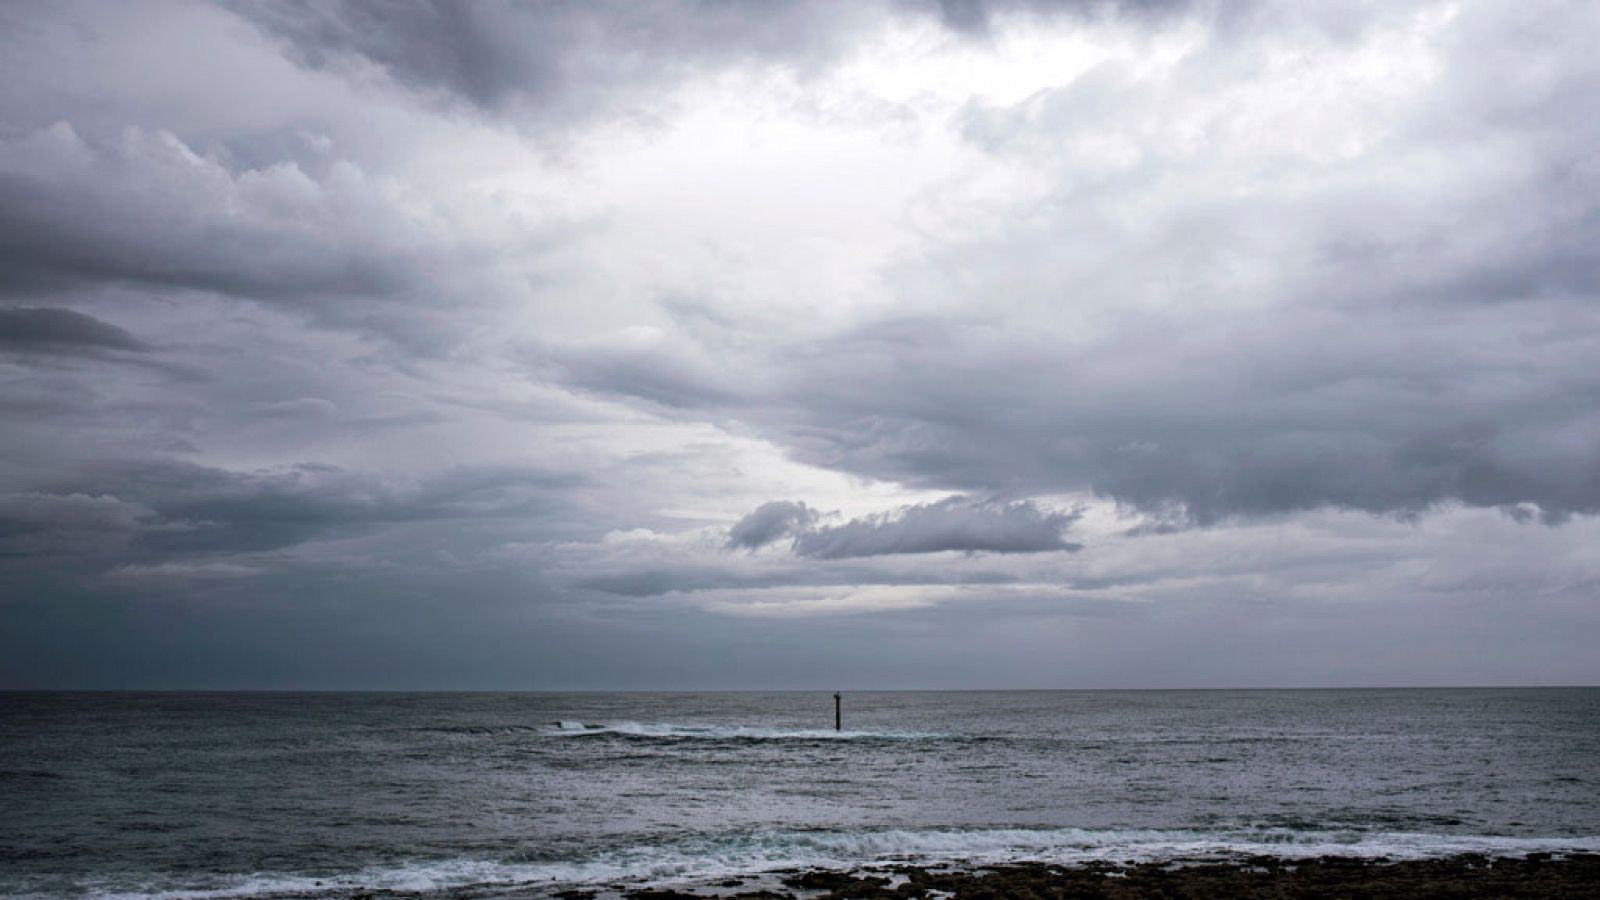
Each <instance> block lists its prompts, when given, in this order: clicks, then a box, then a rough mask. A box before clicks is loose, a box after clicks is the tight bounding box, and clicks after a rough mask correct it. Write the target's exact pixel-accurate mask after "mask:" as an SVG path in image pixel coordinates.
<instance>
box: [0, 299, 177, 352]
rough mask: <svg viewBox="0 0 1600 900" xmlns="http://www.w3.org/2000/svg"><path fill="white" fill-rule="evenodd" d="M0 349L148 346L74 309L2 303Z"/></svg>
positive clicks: (57, 349) (120, 348) (131, 347)
mask: <svg viewBox="0 0 1600 900" xmlns="http://www.w3.org/2000/svg"><path fill="white" fill-rule="evenodd" d="M0 349H12V350H47V351H54V352H74V351H76V352H84V351H93V350H132V351H143V350H146V349H148V348H147V347H146V345H145V343H144V342H143V341H141V340H139V339H138V338H136V337H134V336H133V335H132V334H129V333H128V332H127V331H126V330H124V329H122V328H118V327H117V326H115V325H112V324H111V323H109V322H102V321H101V320H99V319H96V318H95V317H94V316H90V315H85V314H84V313H81V312H77V311H75V310H71V309H53V308H49V307H30V306H18V307H0Z"/></svg>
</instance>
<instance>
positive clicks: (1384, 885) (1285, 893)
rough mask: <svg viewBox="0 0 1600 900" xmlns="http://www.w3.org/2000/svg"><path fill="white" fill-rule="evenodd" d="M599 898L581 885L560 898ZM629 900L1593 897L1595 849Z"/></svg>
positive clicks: (928, 875)
mask: <svg viewBox="0 0 1600 900" xmlns="http://www.w3.org/2000/svg"><path fill="white" fill-rule="evenodd" d="M594 896H596V895H595V894H591V893H589V892H586V891H572V892H568V893H566V894H563V895H562V897H563V898H564V900H584V898H591V897H594ZM623 896H624V897H626V898H627V900H690V898H707V897H718V898H726V900H780V898H789V900H847V898H849V900H913V898H927V900H1002V898H1022V900H1042V898H1063V900H1065V898H1073V900H1077V898H1085V900H1087V898H1105V900H1142V898H1163V900H1178V898H1184V900H1250V898H1274V900H1290V898H1377V900H1383V898H1395V900H1399V898H1405V900H1416V898H1441V900H1443V898H1452V900H1455V898H1476V897H1497V898H1500V897H1505V898H1512V897H1527V898H1573V900H1577V898H1585V900H1594V898H1600V855H1593V854H1581V855H1568V856H1561V857H1554V856H1551V855H1550V854H1537V853H1536V854H1529V855H1528V856H1527V857H1521V858H1503V857H1485V856H1476V855H1464V856H1455V857H1449V858H1444V859H1428V860H1402V861H1389V860H1382V859H1377V860H1369V859H1353V858H1345V857H1321V858H1317V859H1297V860H1280V859H1276V858H1265V857H1256V858H1250V859H1244V860H1238V861H1231V862H1225V863H1224V862H1192V863H1178V864H1173V863H1143V864H1129V865H1119V864H1114V863H1090V864H1084V865H1074V866H1066V865H1050V864H1045V863H1015V864H1008V865H997V866H985V867H983V868H980V869H976V870H973V871H965V872H948V871H940V870H932V869H926V868H921V867H917V866H891V867H884V868H878V869H873V870H871V871H864V872H830V871H821V870H812V871H803V872H786V873H778V875H777V877H776V878H775V879H761V880H760V881H754V880H740V879H734V880H729V881H726V882H723V883H721V884H718V885H715V886H711V887H706V888H697V889H694V890H687V889H678V890H662V889H650V890H634V891H627V892H624V893H623Z"/></svg>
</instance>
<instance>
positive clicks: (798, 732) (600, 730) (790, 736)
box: [542, 721, 955, 741]
mask: <svg viewBox="0 0 1600 900" xmlns="http://www.w3.org/2000/svg"><path fill="white" fill-rule="evenodd" d="M542 733H543V734H545V735H547V736H550V737H590V736H593V735H619V736H623V737H635V738H658V739H664V740H703V741H742V740H754V741H783V740H803V741H831V740H863V739H865V740H913V741H914V740H937V739H941V738H951V737H954V736H955V735H951V734H944V733H940V732H933V731H854V730H844V731H835V730H833V729H832V728H759V727H754V726H747V725H677V724H671V723H666V722H607V723H604V724H586V723H584V722H573V721H560V722H556V723H554V724H552V725H550V726H549V727H547V728H545V729H543V731H542Z"/></svg>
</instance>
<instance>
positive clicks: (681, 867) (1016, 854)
mask: <svg viewBox="0 0 1600 900" xmlns="http://www.w3.org/2000/svg"><path fill="white" fill-rule="evenodd" d="M1534 852H1554V853H1577V852H1586V853H1595V852H1600V837H1581V838H1557V837H1550V838H1514V837H1498V836H1487V835H1442V834H1418V833H1406V832H1383V833H1377V832H1355V831H1348V832H1345V831H1292V830H1287V829H1242V830H1238V831H1217V832H1207V831H1188V830H1170V831H1161V830H1085V829H1075V828H1067V829H979V830H928V831H894V830H889V831H863V832H833V831H823V832H762V833H753V834H740V835H727V836H721V837H709V836H708V837H705V838H701V839H696V840H687V841H681V842H676V843H673V844H664V845H645V846H637V847H631V848H625V849H618V850H612V851H608V852H603V853H598V854H596V855H594V856H592V857H589V858H587V859H574V860H570V861H563V862H548V863H502V862H493V861H487V860H470V859H456V860H447V861H437V862H426V863H424V862H417V863H412V864H407V865H402V866H396V867H386V868H373V869H366V870H362V871H358V872H353V873H351V874H349V875H346V876H342V877H338V878H321V879H317V878H312V877H306V876H288V875H285V876H273V875H265V874H264V875H256V876H249V877H241V878H238V879H235V880H233V881H232V882H230V883H226V884H217V885H214V886H211V888H210V889H203V890H193V889H190V890H181V891H179V890H167V889H161V888H160V887H158V886H155V885H143V886H139V887H134V886H133V885H131V884H128V883H127V882H124V883H123V884H122V885H120V886H113V885H111V884H100V885H92V886H86V887H88V888H89V889H90V893H93V894H94V895H96V896H100V897H110V898H133V897H158V898H175V897H215V898H221V897H239V896H263V895H284V894H287V895H293V894H307V893H321V892H326V891H330V890H333V891H337V890H348V889H353V888H357V887H360V888H370V889H388V890H395V891H417V892H431V891H442V890H447V889H451V888H458V887H463V886H467V885H505V886H510V885H520V886H539V885H549V886H552V887H554V886H557V885H601V884H615V883H629V884H634V885H647V884H670V883H683V882H689V881H693V882H706V881H712V880H717V879H721V878H726V877H728V876H731V875H752V874H758V873H762V872H771V871H774V870H778V869H795V868H810V867H816V868H833V869H851V868H860V867H870V866H874V865H884V864H889V863H897V862H906V863H916V864H923V865H939V864H945V865H956V866H962V865H968V866H972V865H989V864H996V863H1004V862H1023V861H1039V862H1050V863H1060V864H1072V863H1083V862H1090V861H1112V862H1151V861H1157V862H1159V861H1166V860H1205V859H1228V858H1234V857H1242V856H1250V855H1270V856H1275V857H1278V858H1285V859H1304V858H1310V857H1317V856H1343V857H1355V858H1367V859H1372V858H1377V857H1386V858H1389V859H1396V860H1399V859H1424V858H1431V857H1441V856H1452V855H1456V854H1462V853H1479V854H1484V855H1488V856H1521V855H1525V854H1528V853H1534Z"/></svg>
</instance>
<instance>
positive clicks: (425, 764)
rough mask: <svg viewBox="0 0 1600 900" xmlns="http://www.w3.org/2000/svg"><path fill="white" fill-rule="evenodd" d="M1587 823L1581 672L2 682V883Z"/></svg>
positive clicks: (251, 886)
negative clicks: (923, 685)
mask: <svg viewBox="0 0 1600 900" xmlns="http://www.w3.org/2000/svg"><path fill="white" fill-rule="evenodd" d="M1534 851H1555V852H1562V851H1591V852H1592V851H1600V689H1593V688H1570V689H1568V688H1548V689H1427V690H1404V689H1392V690H1303V691H1302V690H1282V691H1276V690H1274V691H1254V690H1241V691H1015V692H928V693H919V692H895V693H853V692H846V693H845V695H844V727H843V730H842V731H837V732H836V731H834V730H833V698H832V695H831V693H800V692H795V693H628V694H620V693H504V694H457V693H417V694H408V693H369V694H339V693H0V895H5V896H40V897H81V896H112V895H121V896H149V895H182V896H194V895H208V896H269V895H273V894H319V893H344V892H349V891H352V890H355V889H358V888H360V889H365V888H374V889H380V888H381V889H391V890H404V891H416V892H420V893H425V894H426V893H443V892H446V891H450V890H452V889H458V888H462V887H465V886H476V892H477V893H480V894H486V895H493V894H497V893H504V894H507V895H516V896H548V895H553V894H554V893H556V892H558V891H561V890H564V889H570V888H574V887H579V888H581V887H603V886H610V885H624V886H630V887H633V886H642V885H659V884H681V883H699V882H710V881H713V880H715V879H718V878H726V877H728V876H729V875H735V874H743V875H748V874H751V873H759V872H769V871H772V870H777V869H787V868H796V867H803V866H826V867H832V868H850V867H859V866H867V865H872V864H875V863H877V864H882V863H886V862H891V861H912V862H918V863H928V864H952V865H981V864H984V863H993V862H999V861H1017V860H1044V861H1061V862H1073V861H1084V860H1112V861H1132V860H1164V859H1195V858H1228V857H1231V856H1237V855H1241V854H1253V853H1267V854H1272V855H1276V856H1280V857H1302V856H1317V855H1324V854H1337V855H1350V856H1362V857H1380V856H1381V857H1388V858H1390V859H1404V858H1414V857H1427V856H1442V855H1451V854H1456V853H1462V852H1480V853H1488V854H1505V855H1517V854H1526V853H1529V852H1534Z"/></svg>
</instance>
